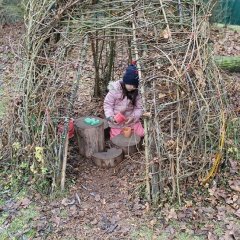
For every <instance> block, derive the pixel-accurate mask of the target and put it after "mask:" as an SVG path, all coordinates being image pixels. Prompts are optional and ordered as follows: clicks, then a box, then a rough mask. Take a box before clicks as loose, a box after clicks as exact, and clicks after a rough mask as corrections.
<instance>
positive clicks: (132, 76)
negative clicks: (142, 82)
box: [104, 64, 144, 138]
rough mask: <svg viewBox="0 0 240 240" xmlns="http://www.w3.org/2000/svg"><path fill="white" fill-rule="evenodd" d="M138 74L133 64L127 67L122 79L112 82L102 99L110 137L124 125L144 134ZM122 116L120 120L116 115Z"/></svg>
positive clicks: (119, 131) (137, 133) (141, 134)
mask: <svg viewBox="0 0 240 240" xmlns="http://www.w3.org/2000/svg"><path fill="white" fill-rule="evenodd" d="M138 85H139V76H138V71H137V68H136V66H135V65H134V64H131V65H129V66H128V67H127V69H126V72H125V74H124V76H123V80H119V81H116V82H112V83H111V84H110V85H109V92H108V94H107V95H106V97H105V99H104V113H105V116H106V118H107V119H108V121H109V126H110V128H111V130H110V138H113V137H115V136H116V135H118V134H120V133H121V131H122V129H123V128H124V127H131V129H132V131H133V132H134V133H135V134H136V135H138V136H140V137H143V136H144V129H143V127H142V124H141V122H140V120H139V119H140V117H141V116H142V103H141V98H140V96H139V94H138ZM119 114H120V116H122V119H121V121H117V120H118V119H117V117H116V116H118V115H119Z"/></svg>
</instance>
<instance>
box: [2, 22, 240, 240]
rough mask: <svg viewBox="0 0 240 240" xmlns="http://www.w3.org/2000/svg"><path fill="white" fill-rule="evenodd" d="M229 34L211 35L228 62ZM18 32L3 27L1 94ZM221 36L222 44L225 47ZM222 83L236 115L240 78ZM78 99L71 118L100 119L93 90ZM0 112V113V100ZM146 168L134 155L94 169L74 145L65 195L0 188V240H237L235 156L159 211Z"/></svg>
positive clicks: (239, 197)
mask: <svg viewBox="0 0 240 240" xmlns="http://www.w3.org/2000/svg"><path fill="white" fill-rule="evenodd" d="M222 31H226V32H225V33H224V32H222ZM228 31H230V30H222V29H220V30H214V31H213V34H214V37H213V40H214V42H215V43H218V45H217V46H218V47H217V49H216V47H215V52H216V53H218V54H220V53H222V52H224V50H223V47H226V46H227V44H229V48H231V49H232V50H231V52H230V55H234V53H235V52H237V51H239V50H238V49H236V48H235V43H233V44H232V43H231V44H230V43H229V42H236V41H239V39H240V33H235V32H233V31H230V32H228ZM22 32H23V30H22V27H21V26H19V25H17V26H6V27H5V28H4V29H3V31H1V32H0V43H1V44H0V77H1V78H0V86H3V87H2V88H3V89H5V88H4V86H7V85H11V82H10V79H11V76H12V75H11V74H12V73H13V71H14V59H15V55H14V54H13V51H12V49H13V48H14V46H15V45H14V44H16V43H17V41H18V40H19V38H20V36H21V34H22ZM226 36H228V39H227V40H224V41H223V38H224V39H225V37H226ZM226 43H227V44H226ZM221 46H222V48H221ZM238 46H239V45H238ZM229 48H227V50H226V51H230V50H229ZM228 54H229V53H228ZM223 76H224V78H226V79H228V80H227V81H226V82H227V85H228V94H229V96H230V97H231V99H232V101H231V103H232V108H233V110H234V111H235V112H236V113H239V109H240V108H239V103H240V94H239V92H240V91H239V86H240V74H225V73H223ZM233 83H234V84H233ZM2 91H3V90H2ZM80 92H81V93H84V94H80V95H79V99H77V104H76V107H75V112H74V114H75V116H84V115H92V114H94V115H101V114H102V102H101V101H99V100H97V99H93V98H92V97H91V92H92V89H91V88H90V89H89V86H85V85H81V86H80ZM0 94H1V91H0ZM1 108H2V110H0V111H1V112H3V111H4V103H3V101H2V107H1V105H0V109H1ZM96 109H97V110H96ZM144 168H145V165H144V155H143V153H142V152H139V153H137V154H135V155H133V156H131V157H127V158H126V159H125V160H124V161H123V162H122V163H121V164H119V165H118V166H117V167H116V168H112V169H108V170H106V169H99V168H98V167H96V166H94V165H93V164H92V163H91V162H89V161H86V160H85V159H83V158H82V157H80V156H79V155H78V149H77V147H76V144H75V140H74V139H73V140H71V142H70V147H69V156H68V166H67V186H68V190H67V191H66V192H64V193H56V194H55V195H54V196H46V195H41V194H40V193H37V192H36V191H33V190H31V186H29V188H23V189H21V190H20V191H16V192H13V190H12V189H13V188H11V187H8V186H5V187H4V188H1V189H0V240H5V239H6V240H7V239H39V240H40V239H49V240H50V239H51V240H52V239H63V240H71V239H86V240H88V239H91V240H92V239H93V240H98V239H99V240H102V239H104V240H105V239H112V240H113V239H116V240H117V239H136V240H140V239H143V240H145V239H149V240H150V239H151V240H156V239H159V240H164V239H166V240H170V239H182V240H187V239H189V240H193V239H195V240H197V239H199V240H200V239H208V240H215V239H222V240H229V239H233V240H237V239H240V208H239V206H240V175H239V173H240V171H239V170H240V159H237V158H236V157H235V155H233V156H232V157H231V155H229V157H228V159H226V161H225V164H224V165H223V167H222V168H221V171H220V172H219V173H218V174H217V177H216V178H215V180H214V181H213V182H212V183H211V184H210V185H208V186H206V187H203V186H200V185H199V182H198V180H197V179H194V178H193V179H189V182H188V183H186V189H185V191H183V192H185V193H184V194H183V196H182V199H183V200H182V204H181V205H179V204H176V203H173V202H171V196H167V194H166V196H165V197H164V199H162V203H161V205H159V206H158V207H156V208H152V207H150V206H149V204H148V203H147V202H146V201H145V199H144V196H143V192H144V175H143V173H144ZM2 176H3V177H4V176H5V175H4V173H1V180H0V187H2V186H4V184H3V182H4V181H5V179H4V178H3V177H2Z"/></svg>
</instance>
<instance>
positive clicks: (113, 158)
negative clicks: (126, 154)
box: [92, 148, 123, 168]
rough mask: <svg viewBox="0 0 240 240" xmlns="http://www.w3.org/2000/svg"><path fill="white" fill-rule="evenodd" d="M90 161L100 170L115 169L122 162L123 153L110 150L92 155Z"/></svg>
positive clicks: (113, 149)
mask: <svg viewBox="0 0 240 240" xmlns="http://www.w3.org/2000/svg"><path fill="white" fill-rule="evenodd" d="M92 160H93V162H94V163H95V164H96V165H97V166H99V167H101V168H111V167H116V166H117V165H118V164H119V163H120V162H121V161H122V160H123V151H122V149H117V148H110V149H108V150H107V152H98V153H94V154H93V155H92Z"/></svg>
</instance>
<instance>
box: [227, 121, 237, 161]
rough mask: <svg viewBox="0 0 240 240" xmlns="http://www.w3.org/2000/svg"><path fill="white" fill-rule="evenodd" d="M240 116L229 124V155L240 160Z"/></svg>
mask: <svg viewBox="0 0 240 240" xmlns="http://www.w3.org/2000/svg"><path fill="white" fill-rule="evenodd" d="M239 129H240V118H234V119H232V120H231V121H230V122H229V123H228V125H227V144H226V152H227V156H228V157H231V158H233V159H236V160H240V135H239Z"/></svg>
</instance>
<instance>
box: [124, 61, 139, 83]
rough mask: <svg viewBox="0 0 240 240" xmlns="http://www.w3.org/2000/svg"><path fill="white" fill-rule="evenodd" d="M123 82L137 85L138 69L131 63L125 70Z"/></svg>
mask: <svg viewBox="0 0 240 240" xmlns="http://www.w3.org/2000/svg"><path fill="white" fill-rule="evenodd" d="M123 82H124V83H125V84H130V85H134V86H136V87H138V84H139V76H138V70H137V67H136V65H135V64H131V65H129V66H128V67H127V69H126V72H125V74H124V76H123Z"/></svg>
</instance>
